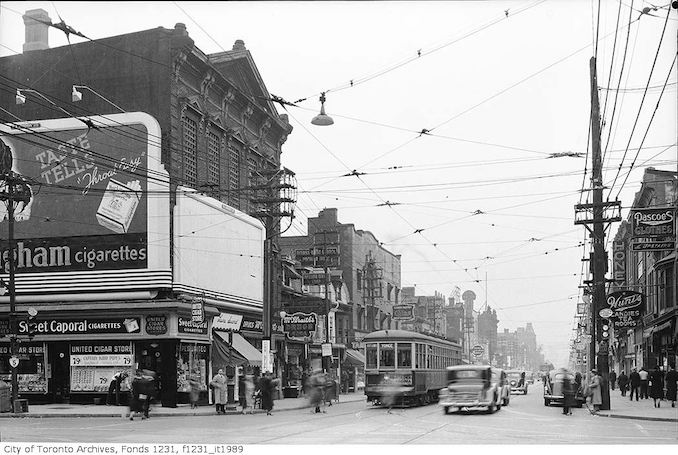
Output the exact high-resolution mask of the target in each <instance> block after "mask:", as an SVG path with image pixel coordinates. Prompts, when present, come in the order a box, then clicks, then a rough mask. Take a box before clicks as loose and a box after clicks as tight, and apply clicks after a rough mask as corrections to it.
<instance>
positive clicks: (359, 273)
mask: <svg viewBox="0 0 678 455" xmlns="http://www.w3.org/2000/svg"><path fill="white" fill-rule="evenodd" d="M355 282H356V286H357V287H358V290H359V291H360V290H362V288H363V270H362V269H356V270H355Z"/></svg>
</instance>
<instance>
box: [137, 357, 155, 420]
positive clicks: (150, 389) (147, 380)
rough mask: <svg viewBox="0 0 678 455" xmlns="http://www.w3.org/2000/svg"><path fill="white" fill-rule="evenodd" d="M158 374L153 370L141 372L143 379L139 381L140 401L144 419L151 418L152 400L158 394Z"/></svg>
mask: <svg viewBox="0 0 678 455" xmlns="http://www.w3.org/2000/svg"><path fill="white" fill-rule="evenodd" d="M155 385H156V374H155V372H154V371H151V370H146V369H144V370H141V378H140V381H139V401H140V402H141V409H142V412H143V417H142V419H148V418H149V417H150V415H149V413H150V409H151V400H153V398H154V397H155V392H156V388H155Z"/></svg>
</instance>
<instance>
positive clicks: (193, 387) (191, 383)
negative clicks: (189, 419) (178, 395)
mask: <svg viewBox="0 0 678 455" xmlns="http://www.w3.org/2000/svg"><path fill="white" fill-rule="evenodd" d="M188 387H189V391H188V399H189V400H190V402H191V409H196V408H197V407H198V400H199V399H200V372H199V371H198V370H193V371H192V372H191V374H190V375H189V376H188Z"/></svg>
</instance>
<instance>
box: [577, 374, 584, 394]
mask: <svg viewBox="0 0 678 455" xmlns="http://www.w3.org/2000/svg"><path fill="white" fill-rule="evenodd" d="M574 387H575V394H576V393H581V394H582V395H584V391H583V389H582V387H581V373H580V372H578V371H577V372H576V373H575V374H574ZM584 396H585V395H584Z"/></svg>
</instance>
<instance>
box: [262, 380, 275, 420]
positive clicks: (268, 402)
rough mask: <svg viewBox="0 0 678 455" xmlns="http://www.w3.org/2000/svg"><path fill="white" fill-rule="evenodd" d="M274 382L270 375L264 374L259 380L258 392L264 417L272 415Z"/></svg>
mask: <svg viewBox="0 0 678 455" xmlns="http://www.w3.org/2000/svg"><path fill="white" fill-rule="evenodd" d="M275 386H276V384H275V382H274V381H273V379H271V373H268V372H266V373H264V376H263V377H262V378H261V379H260V380H259V391H260V393H261V409H263V410H265V411H266V415H269V416H270V415H273V413H272V411H273V393H274V391H275Z"/></svg>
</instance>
